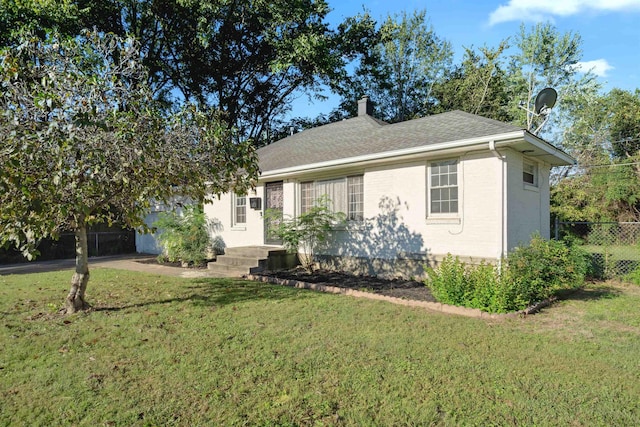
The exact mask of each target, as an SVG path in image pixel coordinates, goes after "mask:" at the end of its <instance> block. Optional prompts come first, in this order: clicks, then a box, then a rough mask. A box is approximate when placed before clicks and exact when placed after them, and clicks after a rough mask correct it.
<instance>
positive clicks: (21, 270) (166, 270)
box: [0, 254, 227, 278]
mask: <svg viewBox="0 0 640 427" xmlns="http://www.w3.org/2000/svg"><path fill="white" fill-rule="evenodd" d="M153 259H155V256H153V255H144V254H128V255H115V256H105V257H92V258H89V271H91V270H92V269H94V268H115V269H120V270H131V271H140V272H143V273H150V274H160V275H164V276H174V277H187V278H190V277H227V276H221V275H219V274H213V273H212V272H210V271H209V270H206V269H195V268H180V267H171V266H167V265H160V264H156V263H153V262H147V263H145V262H144V261H151V260H153ZM141 261H142V262H141ZM74 267H75V259H58V260H51V261H32V262H26V263H22V264H6V265H2V264H0V276H2V275H8V274H29V273H40V272H45V271H59V270H73V268H74Z"/></svg>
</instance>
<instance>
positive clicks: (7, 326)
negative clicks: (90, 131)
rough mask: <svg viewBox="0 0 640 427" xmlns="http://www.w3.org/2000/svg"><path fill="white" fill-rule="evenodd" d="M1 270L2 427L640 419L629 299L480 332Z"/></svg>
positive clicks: (230, 294) (589, 300) (218, 290)
mask: <svg viewBox="0 0 640 427" xmlns="http://www.w3.org/2000/svg"><path fill="white" fill-rule="evenodd" d="M70 275H71V273H70V272H57V273H43V274H30V275H19V276H18V275H16V276H0V313H1V315H2V318H1V322H0V342H1V343H2V346H1V347H0V425H12V426H14V425H18V426H19V425H28V426H33V425H47V426H56V425H78V426H137V425H139V426H153V425H179V426H185V425H264V426H276V425H278V426H281V425H282V426H289V425H292V426H293V425H354V426H355V425H358V426H359V425H384V426H386V425H539V426H546V425H549V426H557V425H584V426H598V425H602V426H605V425H606V426H610V425H640V365H639V363H640V362H639V361H640V359H639V357H638V355H639V354H640V313H639V312H638V307H639V306H640V288H638V287H634V286H628V285H623V284H616V283H607V284H600V285H591V286H590V287H588V288H587V289H586V290H585V291H582V292H579V293H577V294H574V295H573V296H572V297H570V299H567V300H565V301H561V302H559V303H556V304H554V305H553V306H552V307H550V308H548V309H545V310H544V311H543V312H542V313H540V314H537V315H535V316H530V317H528V318H524V319H503V320H491V321H489V320H480V319H470V318H465V317H459V316H452V315H444V314H441V313H432V312H429V311H425V310H421V309H412V308H407V307H403V306H397V305H393V304H389V303H385V302H379V301H370V300H364V299H356V298H352V297H346V296H341V295H330V294H321V293H315V292H312V291H306V290H298V289H293V288H285V287H278V286H271V285H266V284H257V283H252V282H234V281H231V280H221V279H206V280H204V279H199V280H197V279H193V280H185V279H179V278H168V277H160V276H152V275H144V274H140V273H133V272H124V271H118V270H108V269H95V270H93V271H92V276H91V281H90V283H89V289H88V299H89V301H90V302H91V303H92V304H93V305H94V307H95V310H94V311H92V312H90V313H83V314H78V315H73V316H68V317H61V316H59V315H57V314H56V310H57V308H58V307H59V305H60V303H61V302H62V300H63V299H64V296H65V295H66V292H67V284H68V282H69V279H70Z"/></svg>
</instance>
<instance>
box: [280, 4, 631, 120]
mask: <svg viewBox="0 0 640 427" xmlns="http://www.w3.org/2000/svg"><path fill="white" fill-rule="evenodd" d="M328 3H329V6H330V7H331V8H332V9H333V10H332V11H331V12H330V13H329V15H328V20H329V22H331V23H332V24H334V25H337V23H339V22H341V21H342V20H343V19H344V18H345V17H347V16H353V15H356V14H358V13H360V12H362V11H363V10H364V8H365V7H366V8H367V10H369V12H370V13H371V15H372V16H373V17H374V18H375V19H376V20H378V22H380V21H382V20H384V18H385V17H386V16H387V15H388V14H396V13H401V12H402V11H404V10H406V11H408V12H411V11H413V10H421V9H425V10H426V11H427V16H428V17H429V19H430V22H431V24H432V25H433V27H434V30H435V32H436V34H437V35H438V36H439V37H440V38H443V39H446V40H448V41H449V42H450V43H451V44H452V46H453V49H454V52H455V55H456V56H455V61H456V62H459V60H460V58H461V57H462V54H463V53H464V47H471V46H476V47H479V46H483V45H487V46H491V47H494V46H497V45H498V43H499V42H500V41H501V40H502V39H504V38H506V37H509V36H514V35H515V34H517V32H518V29H519V27H520V24H521V23H523V22H524V23H525V24H526V25H529V26H530V25H533V24H534V23H535V22H539V21H550V22H552V23H553V24H554V25H555V26H556V27H557V28H558V30H559V31H560V32H567V31H571V32H577V33H579V34H580V36H581V37H582V50H583V55H582V62H583V66H584V67H585V68H586V69H591V70H592V71H593V72H594V73H595V74H596V75H598V78H599V79H600V80H601V82H602V83H603V84H604V87H605V89H606V90H609V89H611V88H613V87H619V88H622V89H627V90H635V89H636V88H640V0H482V1H478V0H441V1H428V0H375V1H362V0H328ZM337 103H338V99H337V98H336V97H330V98H329V100H328V101H326V102H319V101H313V102H312V103H311V102H309V101H308V100H307V97H306V96H302V97H300V98H298V100H297V101H296V102H295V103H294V107H293V111H291V113H290V117H295V116H310V117H313V116H316V115H317V114H320V113H327V112H329V111H330V110H331V109H333V108H335V107H336V106H337Z"/></svg>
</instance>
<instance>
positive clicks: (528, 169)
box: [522, 160, 538, 187]
mask: <svg viewBox="0 0 640 427" xmlns="http://www.w3.org/2000/svg"><path fill="white" fill-rule="evenodd" d="M522 181H523V182H524V183H525V184H528V185H532V186H534V187H537V186H538V165H537V164H535V163H533V162H530V161H528V160H523V161H522Z"/></svg>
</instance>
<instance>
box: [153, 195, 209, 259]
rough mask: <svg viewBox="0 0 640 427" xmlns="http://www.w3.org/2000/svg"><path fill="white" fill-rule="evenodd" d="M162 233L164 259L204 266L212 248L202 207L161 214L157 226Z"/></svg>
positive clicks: (160, 234)
mask: <svg viewBox="0 0 640 427" xmlns="http://www.w3.org/2000/svg"><path fill="white" fill-rule="evenodd" d="M153 226H154V227H157V228H158V229H159V231H160V233H159V235H158V242H159V243H160V244H161V245H162V248H163V253H162V255H161V256H160V257H159V259H160V260H165V259H166V260H168V261H169V262H177V261H179V262H182V263H186V264H193V265H202V264H204V262H205V261H206V259H207V252H208V251H209V250H210V249H211V239H210V237H209V232H208V230H207V218H206V216H205V214H204V212H203V210H202V208H201V207H200V206H197V205H192V206H185V207H184V208H183V209H182V212H181V213H180V212H177V211H170V212H161V213H160V214H159V215H158V220H157V221H156V222H155V223H153Z"/></svg>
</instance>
